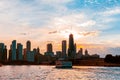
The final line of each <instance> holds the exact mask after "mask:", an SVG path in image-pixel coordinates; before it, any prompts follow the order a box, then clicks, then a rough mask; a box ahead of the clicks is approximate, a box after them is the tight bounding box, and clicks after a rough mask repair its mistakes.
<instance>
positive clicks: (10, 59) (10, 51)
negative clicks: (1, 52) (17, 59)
mask: <svg viewBox="0 0 120 80" xmlns="http://www.w3.org/2000/svg"><path fill="white" fill-rule="evenodd" d="M9 61H12V44H11V45H10V50H9Z"/></svg>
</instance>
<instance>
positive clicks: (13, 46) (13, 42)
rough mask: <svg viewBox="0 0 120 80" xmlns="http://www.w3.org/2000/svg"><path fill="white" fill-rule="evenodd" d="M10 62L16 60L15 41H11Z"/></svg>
mask: <svg viewBox="0 0 120 80" xmlns="http://www.w3.org/2000/svg"><path fill="white" fill-rule="evenodd" d="M11 50H12V60H13V61H14V60H16V40H13V41H12V49H11Z"/></svg>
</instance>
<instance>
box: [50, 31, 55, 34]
mask: <svg viewBox="0 0 120 80" xmlns="http://www.w3.org/2000/svg"><path fill="white" fill-rule="evenodd" d="M55 33H57V31H52V32H49V33H48V34H55Z"/></svg>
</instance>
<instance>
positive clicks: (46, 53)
mask: <svg viewBox="0 0 120 80" xmlns="http://www.w3.org/2000/svg"><path fill="white" fill-rule="evenodd" d="M45 55H46V56H51V57H53V56H54V53H53V49H52V44H51V43H49V44H47V52H45Z"/></svg>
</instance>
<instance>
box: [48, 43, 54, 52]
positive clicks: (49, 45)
mask: <svg viewBox="0 0 120 80" xmlns="http://www.w3.org/2000/svg"><path fill="white" fill-rule="evenodd" d="M47 52H53V49H52V44H51V43H49V44H47Z"/></svg>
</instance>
